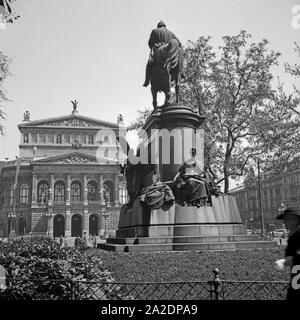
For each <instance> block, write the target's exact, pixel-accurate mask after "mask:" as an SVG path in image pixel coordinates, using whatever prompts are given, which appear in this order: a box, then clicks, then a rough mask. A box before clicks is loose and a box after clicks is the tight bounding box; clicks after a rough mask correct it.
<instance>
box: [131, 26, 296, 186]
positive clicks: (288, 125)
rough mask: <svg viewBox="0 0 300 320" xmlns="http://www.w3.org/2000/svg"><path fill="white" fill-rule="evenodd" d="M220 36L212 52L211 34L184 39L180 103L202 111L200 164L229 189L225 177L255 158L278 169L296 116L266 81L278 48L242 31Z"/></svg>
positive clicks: (248, 167)
mask: <svg viewBox="0 0 300 320" xmlns="http://www.w3.org/2000/svg"><path fill="white" fill-rule="evenodd" d="M222 39H223V45H222V46H219V48H218V50H217V51H214V50H213V47H212V46H211V45H210V40H211V38H210V37H207V38H205V37H200V38H199V39H198V40H197V41H196V42H192V41H189V42H188V43H187V46H186V48H185V50H184V51H185V61H186V70H185V74H186V77H185V81H184V83H183V84H182V86H181V93H182V102H183V104H185V105H187V106H189V107H191V108H192V109H193V110H195V111H199V113H200V114H202V115H205V116H206V121H205V124H204V126H205V127H204V129H205V150H204V155H205V169H206V170H207V171H209V172H210V174H211V176H212V178H213V180H214V181H215V182H216V183H221V182H223V183H224V192H228V190H229V181H230V178H231V179H237V178H239V177H241V176H244V175H247V174H248V173H251V171H253V167H254V166H256V163H257V160H258V159H260V161H264V162H263V164H264V165H262V170H263V169H264V167H268V168H275V167H276V169H278V168H279V166H277V165H276V166H275V165H274V164H275V163H280V164H282V163H284V162H285V161H286V160H287V159H288V158H291V157H292V156H293V154H295V152H296V149H297V144H298V142H297V141H300V140H297V139H298V138H299V137H298V130H297V127H298V126H299V117H298V116H297V114H296V113H295V112H294V110H293V109H292V108H291V103H286V104H284V103H282V101H281V98H280V94H281V93H280V90H277V91H276V90H274V89H273V88H272V85H271V81H272V79H273V75H272V73H271V69H272V67H273V66H275V65H277V64H278V58H279V56H280V53H278V52H274V51H272V50H269V49H268V41H267V40H265V39H264V40H262V41H260V42H258V43H250V39H251V35H250V34H248V33H247V32H246V31H241V32H240V33H239V34H238V35H234V36H224V37H223V38H222ZM144 116H146V113H144ZM139 118H140V119H141V114H140V115H139ZM139 123H140V124H141V123H142V122H141V121H139ZM136 124H137V123H136ZM292 146H293V148H292ZM291 148H292V149H293V152H291V150H292V149H291Z"/></svg>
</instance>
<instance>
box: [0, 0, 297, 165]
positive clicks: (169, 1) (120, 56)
mask: <svg viewBox="0 0 300 320" xmlns="http://www.w3.org/2000/svg"><path fill="white" fill-rule="evenodd" d="M295 5H300V1H299V0H265V1H262V0H251V1H250V0H249V1H246V0H186V1H183V0H178V1H177V0H159V1H157V0H151V1H150V0H106V1H104V0H84V1H83V0H72V1H71V0H59V1H50V0H26V1H21V0H17V1H16V2H15V4H14V9H15V11H16V12H17V13H18V14H20V16H21V17H20V19H19V20H18V21H17V22H15V23H14V24H9V25H6V28H5V30H0V50H2V51H3V52H4V53H5V54H6V55H8V56H10V57H12V58H13V62H12V64H11V72H12V73H13V76H12V77H10V78H9V79H8V80H7V81H6V83H5V89H6V91H7V95H8V97H9V99H10V100H11V102H10V103H8V104H7V107H6V108H5V111H6V113H7V120H6V122H5V123H4V125H5V126H6V136H5V137H0V159H3V158H5V157H9V158H10V159H12V158H14V156H15V155H18V143H19V132H18V129H17V124H18V123H20V122H21V121H22V118H23V113H24V111H25V110H29V111H30V113H31V119H32V120H36V119H42V118H48V117H55V116H61V115H66V114H70V113H71V111H72V105H71V103H70V100H71V99H72V100H73V99H77V100H78V101H79V105H78V111H79V113H80V114H81V115H86V116H90V117H94V118H99V119H103V120H107V121H113V122H116V119H117V115H118V114H119V113H122V114H123V116H124V119H125V121H126V122H127V123H130V122H131V121H132V120H134V119H135V117H136V116H137V112H136V110H138V109H140V110H142V109H144V108H145V107H151V100H152V99H151V94H150V89H149V87H148V88H144V87H142V83H143V81H144V69H145V64H146V61H147V57H148V53H149V49H148V45H147V42H148V38H149V35H150V32H151V29H153V28H154V27H155V26H156V24H157V22H158V21H159V20H161V19H163V20H164V21H165V22H166V24H167V27H169V29H171V30H172V31H173V32H174V33H175V34H176V35H177V36H178V38H179V39H180V40H181V41H182V42H183V44H185V43H186V41H187V40H192V41H196V40H197V39H198V38H199V37H200V36H202V35H204V36H208V35H210V36H212V37H213V38H214V41H213V44H214V45H215V46H216V47H217V46H218V45H221V44H222V42H221V37H222V36H224V35H234V34H237V33H239V32H240V31H241V30H247V31H248V32H249V33H251V34H252V36H253V40H254V41H259V40H261V39H263V38H266V39H268V40H269V41H270V45H269V48H270V49H274V50H276V51H279V52H281V53H282V56H281V58H280V63H281V64H280V66H279V67H278V68H276V69H275V70H274V73H275V74H276V75H278V76H279V77H280V79H281V80H282V81H284V82H285V85H286V87H287V89H288V90H290V88H291V87H292V84H293V83H294V84H296V82H295V80H294V79H293V78H291V77H290V76H288V75H286V74H284V67H283V63H284V62H289V63H295V62H296V61H297V59H298V62H299V58H298V57H297V55H296V54H295V52H294V51H293V49H294V42H295V41H296V40H297V39H300V37H299V36H300V29H294V28H293V27H292V24H291V21H292V18H293V16H294V15H293V13H292V8H293V7H294V6H295ZM299 20H300V19H299ZM298 41H299V40H298ZM299 42H300V41H299ZM297 85H299V83H298V84H297Z"/></svg>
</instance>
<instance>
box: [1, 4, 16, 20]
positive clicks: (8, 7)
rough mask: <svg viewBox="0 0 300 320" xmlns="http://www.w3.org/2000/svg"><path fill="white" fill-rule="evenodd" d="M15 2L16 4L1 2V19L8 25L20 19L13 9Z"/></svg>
mask: <svg viewBox="0 0 300 320" xmlns="http://www.w3.org/2000/svg"><path fill="white" fill-rule="evenodd" d="M13 2H15V0H0V18H2V20H4V21H5V22H8V23H13V22H14V21H15V20H17V19H18V18H20V16H19V15H17V14H16V13H15V12H14V11H13V9H12V3H13ZM0 22H1V21H0Z"/></svg>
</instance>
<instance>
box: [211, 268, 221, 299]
mask: <svg viewBox="0 0 300 320" xmlns="http://www.w3.org/2000/svg"><path fill="white" fill-rule="evenodd" d="M213 273H214V275H215V277H214V280H213V281H212V284H213V287H214V290H213V292H214V294H215V300H220V293H221V283H222V281H221V279H220V278H219V274H220V270H219V269H218V268H216V269H214V270H213Z"/></svg>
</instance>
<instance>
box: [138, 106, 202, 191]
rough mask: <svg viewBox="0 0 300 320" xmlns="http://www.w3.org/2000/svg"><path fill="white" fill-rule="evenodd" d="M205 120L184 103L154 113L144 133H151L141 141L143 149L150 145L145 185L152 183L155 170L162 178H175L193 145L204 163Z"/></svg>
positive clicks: (159, 109)
mask: <svg viewBox="0 0 300 320" xmlns="http://www.w3.org/2000/svg"><path fill="white" fill-rule="evenodd" d="M204 120H205V117H203V116H200V115H198V114H197V113H195V112H193V111H192V110H191V109H190V108H187V107H184V106H182V105H171V106H169V107H166V108H163V109H161V108H158V109H156V110H155V111H154V112H153V113H152V114H151V115H150V117H149V118H148V119H147V121H146V123H145V125H144V126H143V128H142V129H143V130H142V131H141V133H140V135H141V134H145V132H146V135H147V138H145V139H144V142H142V143H141V144H140V148H143V147H145V146H147V148H148V150H147V151H148V162H147V163H146V164H143V166H142V167H143V172H144V175H143V177H144V184H145V185H149V184H151V183H152V181H151V177H152V173H153V171H155V170H158V171H159V173H160V176H161V181H171V180H173V179H174V177H175V175H176V174H177V172H178V169H179V167H180V166H181V165H182V164H183V162H184V161H185V160H187V159H189V158H190V157H191V148H196V150H197V159H198V160H199V161H200V162H202V163H203V162H204V129H203V123H204Z"/></svg>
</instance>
